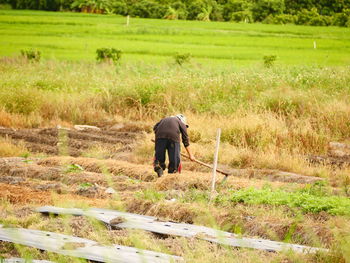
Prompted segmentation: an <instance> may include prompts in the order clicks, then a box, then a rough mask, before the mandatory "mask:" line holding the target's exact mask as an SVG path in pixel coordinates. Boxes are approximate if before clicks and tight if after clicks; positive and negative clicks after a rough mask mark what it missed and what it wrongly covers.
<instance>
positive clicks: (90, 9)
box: [71, 0, 113, 14]
mask: <svg viewBox="0 0 350 263" xmlns="http://www.w3.org/2000/svg"><path fill="white" fill-rule="evenodd" d="M112 3H113V2H112V1H109V0H75V1H74V2H73V3H72V4H71V8H72V9H73V10H81V11H83V12H85V13H98V14H100V13H111V12H112V10H113V4H112Z"/></svg>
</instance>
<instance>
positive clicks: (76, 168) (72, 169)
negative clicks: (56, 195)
mask: <svg viewBox="0 0 350 263" xmlns="http://www.w3.org/2000/svg"><path fill="white" fill-rule="evenodd" d="M82 171H84V168H83V167H81V166H80V165H79V164H69V165H67V167H66V169H65V173H79V172H82Z"/></svg>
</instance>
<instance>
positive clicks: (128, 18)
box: [126, 15, 130, 26]
mask: <svg viewBox="0 0 350 263" xmlns="http://www.w3.org/2000/svg"><path fill="white" fill-rule="evenodd" d="M129 23H130V16H129V15H127V17H126V26H129Z"/></svg>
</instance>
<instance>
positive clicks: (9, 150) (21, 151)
mask: <svg viewBox="0 0 350 263" xmlns="http://www.w3.org/2000/svg"><path fill="white" fill-rule="evenodd" d="M28 153H29V152H28V150H27V149H26V147H25V145H24V144H23V143H16V144H14V143H13V141H12V140H10V139H7V138H0V157H15V156H24V155H27V154H28Z"/></svg>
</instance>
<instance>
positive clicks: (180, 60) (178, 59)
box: [174, 53, 191, 66]
mask: <svg viewBox="0 0 350 263" xmlns="http://www.w3.org/2000/svg"><path fill="white" fill-rule="evenodd" d="M174 59H175V63H176V64H178V65H179V66H182V65H183V64H185V63H189V62H190V60H191V54H190V53H177V54H175V55H174Z"/></svg>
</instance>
